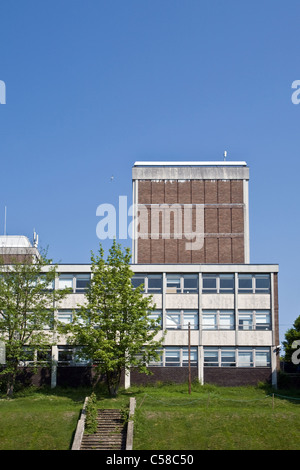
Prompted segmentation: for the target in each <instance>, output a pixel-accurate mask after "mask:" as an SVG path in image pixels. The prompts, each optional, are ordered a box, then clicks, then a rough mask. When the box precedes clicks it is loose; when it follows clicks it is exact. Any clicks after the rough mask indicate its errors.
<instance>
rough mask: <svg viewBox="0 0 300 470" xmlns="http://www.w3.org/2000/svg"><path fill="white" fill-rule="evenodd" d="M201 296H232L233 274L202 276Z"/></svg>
mask: <svg viewBox="0 0 300 470" xmlns="http://www.w3.org/2000/svg"><path fill="white" fill-rule="evenodd" d="M202 293H203V294H233V293H234V274H203V275H202Z"/></svg>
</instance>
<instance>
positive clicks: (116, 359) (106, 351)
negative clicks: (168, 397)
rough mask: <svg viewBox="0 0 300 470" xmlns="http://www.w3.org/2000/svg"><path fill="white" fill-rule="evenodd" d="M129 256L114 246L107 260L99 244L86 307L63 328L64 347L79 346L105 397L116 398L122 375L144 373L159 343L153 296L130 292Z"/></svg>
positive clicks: (134, 290) (127, 250)
mask: <svg viewBox="0 0 300 470" xmlns="http://www.w3.org/2000/svg"><path fill="white" fill-rule="evenodd" d="M130 259H131V254H130V250H129V249H128V248H126V249H125V250H122V248H121V246H120V245H119V244H117V243H116V241H114V242H113V244H112V246H111V248H110V250H109V254H108V257H107V260H105V259H104V250H103V248H102V246H101V245H100V248H99V254H97V255H96V256H95V255H94V253H92V256H91V270H92V276H91V283H90V287H89V290H88V292H87V293H86V303H85V305H83V306H81V308H80V309H79V311H78V313H77V315H75V317H74V320H73V323H72V324H71V325H68V326H67V330H68V332H70V333H71V337H70V339H69V342H70V343H71V344H74V345H81V357H84V358H86V359H90V360H91V361H92V362H93V364H94V365H96V367H97V370H98V372H99V374H100V373H101V374H105V375H106V379H107V385H108V390H109V393H110V395H112V396H115V395H116V394H117V391H118V388H119V384H120V379H121V373H122V371H124V370H126V369H133V368H136V369H138V370H139V371H140V372H144V373H146V374H148V373H149V370H148V368H147V364H148V363H149V361H151V360H153V359H155V358H157V357H158V356H157V352H156V351H157V349H159V348H160V347H161V342H162V339H161V340H157V339H155V336H156V334H157V332H158V329H159V327H158V325H157V323H156V321H154V320H150V319H149V313H151V312H152V311H153V310H154V308H155V306H154V305H153V301H152V297H144V296H143V295H142V291H141V289H142V287H138V288H136V289H133V286H132V283H131V278H132V276H133V272H132V270H131V268H130Z"/></svg>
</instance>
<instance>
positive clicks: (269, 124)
mask: <svg viewBox="0 0 300 470" xmlns="http://www.w3.org/2000/svg"><path fill="white" fill-rule="evenodd" d="M299 17H300V4H299V1H294V0H290V1H289V2H282V1H277V0H272V1H271V0H263V1H258V0H253V1H252V2H244V1H243V2H241V1H240V0H235V1H233V0H226V2H225V1H222V0H207V1H202V0H186V1H183V0H181V1H178V0H111V1H108V0H107V1H104V0H85V1H83V0H81V1H78V0H63V1H58V0H53V1H51V2H45V1H44V2H41V1H39V0H26V1H24V0H14V1H13V2H12V1H11V0H2V1H1V16H0V80H3V81H4V82H5V84H6V104H5V105H0V162H1V166H0V172H1V184H0V233H1V234H2V233H3V227H4V207H5V206H7V234H10V235H15V234H24V235H27V236H28V237H30V238H31V237H32V233H33V229H34V228H35V229H36V231H37V232H38V234H39V239H40V245H41V246H43V247H46V246H49V256H51V257H52V258H53V259H54V261H56V262H64V263H77V262H78V263H87V262H89V260H90V251H91V250H94V251H95V250H97V248H98V244H99V240H98V238H97V236H96V225H97V222H98V221H99V218H97V217H96V208H97V207H98V205H100V204H103V203H111V204H114V205H117V203H118V197H119V195H127V196H128V202H129V203H131V196H132V194H131V190H132V187H131V168H132V165H133V163H134V162H135V161H136V160H139V161H140V160H154V161H155V160H175V161H176V160H178V161H179V160H209V161H210V160H222V159H223V151H224V150H227V152H228V157H227V159H228V160H243V161H244V160H245V161H246V162H247V163H248V165H249V167H250V241H251V246H250V249H251V251H250V258H251V262H252V263H276V264H277V263H278V264H279V267H280V275H279V281H280V284H279V286H280V288H279V301H280V334H281V340H282V339H283V338H284V333H285V331H286V330H287V328H289V327H290V326H291V325H292V323H293V322H294V320H295V319H296V317H297V316H298V315H299V314H300V309H299V300H298V269H297V265H298V264H299V250H298V241H299V229H300V226H299V206H298V203H299V184H298V183H299V176H298V175H299V170H300V163H299V143H300V132H299V130H300V127H299V125H300V104H299V105H295V104H293V103H292V100H291V96H292V93H293V90H292V88H291V85H292V82H293V81H294V80H298V79H300V60H299ZM112 175H114V180H113V181H111V176H112ZM126 243H127V244H128V245H129V246H130V245H131V241H130V240H128V242H125V243H124V244H126ZM104 246H105V247H107V246H109V245H108V243H107V242H105V243H104Z"/></svg>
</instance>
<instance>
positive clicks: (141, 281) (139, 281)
mask: <svg viewBox="0 0 300 470" xmlns="http://www.w3.org/2000/svg"><path fill="white" fill-rule="evenodd" d="M131 283H132V285H133V288H134V289H136V288H137V287H139V286H142V285H143V290H142V291H144V290H145V276H143V275H142V274H135V275H134V276H133V277H132V279H131Z"/></svg>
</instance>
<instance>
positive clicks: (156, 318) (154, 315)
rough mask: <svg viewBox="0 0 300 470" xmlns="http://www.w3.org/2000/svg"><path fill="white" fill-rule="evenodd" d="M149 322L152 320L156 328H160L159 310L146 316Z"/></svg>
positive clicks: (160, 315)
mask: <svg viewBox="0 0 300 470" xmlns="http://www.w3.org/2000/svg"><path fill="white" fill-rule="evenodd" d="M148 318H149V320H154V321H155V322H156V325H157V326H160V327H161V326H162V314H161V310H154V311H153V312H152V313H150V314H149V315H148Z"/></svg>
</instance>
